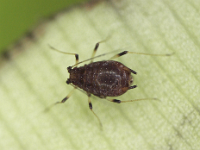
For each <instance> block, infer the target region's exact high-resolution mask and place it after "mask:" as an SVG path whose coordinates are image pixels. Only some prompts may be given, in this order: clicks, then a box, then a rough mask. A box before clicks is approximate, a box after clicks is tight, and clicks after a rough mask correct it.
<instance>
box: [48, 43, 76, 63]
mask: <svg viewBox="0 0 200 150" xmlns="http://www.w3.org/2000/svg"><path fill="white" fill-rule="evenodd" d="M49 47H50V48H51V49H52V50H54V51H57V52H59V53H63V54H68V55H75V59H76V64H78V63H79V56H78V54H76V53H68V52H63V51H60V50H58V49H56V48H54V47H53V46H51V45H49Z"/></svg>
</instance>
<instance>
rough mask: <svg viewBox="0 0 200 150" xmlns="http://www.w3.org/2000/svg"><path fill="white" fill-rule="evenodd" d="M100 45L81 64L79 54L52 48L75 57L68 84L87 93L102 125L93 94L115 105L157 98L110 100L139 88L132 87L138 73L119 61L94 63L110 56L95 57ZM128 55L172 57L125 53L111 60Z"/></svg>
mask: <svg viewBox="0 0 200 150" xmlns="http://www.w3.org/2000/svg"><path fill="white" fill-rule="evenodd" d="M99 43H101V42H98V43H97V44H96V45H95V48H94V52H93V54H92V58H90V59H87V60H84V61H82V62H79V57H78V54H75V53H67V52H62V51H59V50H57V49H55V48H53V47H51V46H50V47H51V48H52V49H53V50H56V51H59V52H61V53H65V54H70V55H75V58H76V64H75V65H73V66H69V67H68V68H67V70H68V72H69V74H70V77H69V79H67V81H66V83H67V84H71V85H73V87H74V89H76V88H80V89H82V90H84V91H85V92H86V93H87V95H88V103H89V108H90V110H91V111H92V112H93V114H94V115H95V116H96V117H97V119H98V120H99V122H100V124H101V121H100V119H99V118H98V116H97V115H96V114H95V113H94V111H93V110H92V103H91V100H90V97H91V94H93V95H95V96H97V97H100V98H104V99H106V100H108V101H111V102H115V103H122V102H133V101H140V100H149V99H153V100H155V99H156V98H143V99H134V100H128V101H121V100H118V99H108V98H107V97H117V96H120V95H122V94H124V93H126V92H127V91H128V90H130V89H134V88H136V87H137V86H136V85H133V86H131V85H132V83H133V77H132V75H131V73H133V74H137V73H136V72H135V71H134V70H132V69H130V68H128V67H126V66H125V65H123V64H122V63H120V62H118V61H113V60H106V61H97V62H93V60H94V59H95V58H97V57H101V56H104V55H106V54H108V53H106V54H102V55H99V56H96V57H94V56H95V53H96V51H97V49H98V47H99ZM127 53H134V54H143V55H153V56H170V55H171V54H146V53H137V52H129V51H123V52H121V53H118V54H117V55H115V56H113V57H112V58H111V59H114V58H117V57H120V56H122V55H125V54H127ZM89 60H91V63H89V64H87V65H84V66H81V67H77V66H78V64H81V63H83V62H86V61H89ZM74 89H73V90H72V91H71V92H70V93H69V94H68V95H67V96H66V97H65V98H64V99H63V100H62V101H61V102H57V103H55V104H59V103H64V102H65V101H66V100H67V99H68V98H69V97H70V96H71V94H72V92H73V91H74ZM101 125H102V124H101Z"/></svg>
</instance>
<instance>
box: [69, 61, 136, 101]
mask: <svg viewBox="0 0 200 150" xmlns="http://www.w3.org/2000/svg"><path fill="white" fill-rule="evenodd" d="M131 71H132V70H131V69H129V68H128V67H126V66H125V65H123V64H122V63H120V62H117V61H112V60H107V61H98V62H93V63H90V64H88V65H84V66H82V67H75V68H71V67H68V72H69V74H70V78H69V79H68V80H67V84H70V83H72V84H74V85H75V86H77V87H79V88H80V89H83V90H84V91H86V92H87V93H90V94H93V95H95V96H98V97H100V98H106V97H107V96H110V97H115V96H120V95H122V94H124V93H125V92H126V91H127V90H129V89H130V85H131V84H132V82H133V78H132V75H131Z"/></svg>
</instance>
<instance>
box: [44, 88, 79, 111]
mask: <svg viewBox="0 0 200 150" xmlns="http://www.w3.org/2000/svg"><path fill="white" fill-rule="evenodd" d="M75 89H76V88H74V89H72V90H71V91H70V92H69V94H68V95H67V96H66V97H65V98H63V99H62V100H61V101H60V102H56V103H54V104H52V105H51V106H49V107H47V108H46V109H45V110H44V112H47V111H49V110H50V109H51V108H52V107H53V106H55V105H57V104H61V103H64V102H66V100H67V99H69V98H70V96H71V95H72V93H73V92H74V90H75Z"/></svg>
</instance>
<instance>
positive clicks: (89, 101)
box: [88, 94, 102, 127]
mask: <svg viewBox="0 0 200 150" xmlns="http://www.w3.org/2000/svg"><path fill="white" fill-rule="evenodd" d="M90 97H91V94H88V104H89V108H90V110H91V111H92V113H93V114H94V115H95V117H96V118H97V119H98V121H99V124H100V125H101V127H102V123H101V120H100V119H99V117H98V116H97V115H96V114H95V112H94V111H93V110H92V108H93V107H92V102H91V99H90Z"/></svg>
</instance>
